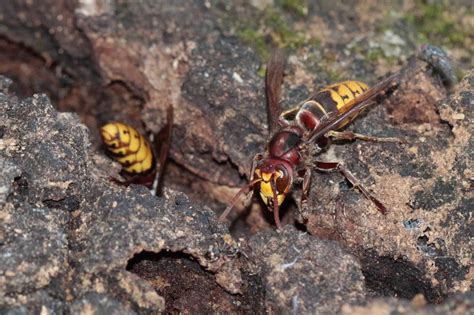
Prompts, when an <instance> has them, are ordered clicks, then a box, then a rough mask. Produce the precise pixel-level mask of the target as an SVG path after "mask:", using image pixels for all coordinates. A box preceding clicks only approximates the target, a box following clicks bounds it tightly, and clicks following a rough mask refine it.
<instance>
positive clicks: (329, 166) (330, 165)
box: [315, 161, 387, 214]
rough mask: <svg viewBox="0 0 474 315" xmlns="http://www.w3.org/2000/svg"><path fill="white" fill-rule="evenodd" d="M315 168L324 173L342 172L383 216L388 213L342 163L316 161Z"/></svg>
mask: <svg viewBox="0 0 474 315" xmlns="http://www.w3.org/2000/svg"><path fill="white" fill-rule="evenodd" d="M315 166H316V169H317V170H319V171H323V172H334V171H338V172H340V173H341V174H342V176H344V177H345V178H346V179H347V180H348V181H349V182H350V183H351V184H352V186H354V188H357V189H358V190H359V191H360V192H361V193H362V194H363V195H364V196H365V198H367V199H369V200H371V201H372V202H373V203H374V204H375V206H376V207H377V208H378V210H379V211H380V212H381V213H382V214H386V213H387V208H386V207H385V206H384V205H383V204H382V203H381V202H380V201H379V200H378V199H377V198H375V196H374V195H372V194H371V193H370V192H369V191H368V190H367V189H366V188H365V187H364V186H362V184H361V183H360V182H359V180H358V179H357V178H356V177H355V176H354V175H352V173H351V172H349V170H348V169H347V168H345V167H344V165H342V164H341V163H339V162H322V161H316V165H315Z"/></svg>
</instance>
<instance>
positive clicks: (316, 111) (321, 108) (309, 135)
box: [219, 52, 420, 228]
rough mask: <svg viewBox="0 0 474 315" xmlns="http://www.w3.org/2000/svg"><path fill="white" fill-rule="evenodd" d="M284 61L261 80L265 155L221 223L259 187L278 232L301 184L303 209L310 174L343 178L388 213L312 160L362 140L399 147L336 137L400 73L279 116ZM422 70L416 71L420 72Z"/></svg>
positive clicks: (334, 166)
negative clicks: (335, 145)
mask: <svg viewBox="0 0 474 315" xmlns="http://www.w3.org/2000/svg"><path fill="white" fill-rule="evenodd" d="M284 63H285V62H284V58H283V56H282V54H281V53H280V52H276V53H274V54H273V56H272V57H271V59H270V61H269V63H268V66H267V72H266V77H265V85H266V87H265V88H266V98H267V109H268V118H269V127H270V135H271V140H270V142H269V144H268V148H267V150H266V152H265V154H261V153H259V154H257V155H256V156H255V157H254V159H253V163H252V169H251V173H250V174H251V177H250V182H249V184H248V185H246V186H244V187H243V188H242V189H240V191H239V192H238V193H237V194H236V195H235V196H234V198H233V199H232V201H231V203H230V205H229V206H228V207H227V208H226V209H225V210H224V212H223V213H222V215H221V216H220V218H219V220H220V221H222V220H224V219H225V217H226V216H227V215H228V214H229V213H230V211H231V210H232V208H233V206H234V205H235V203H236V201H237V199H238V198H239V197H240V196H241V195H242V194H248V193H249V192H251V191H252V190H253V189H254V188H256V187H258V190H259V194H260V196H261V198H262V200H263V202H264V203H265V204H266V205H267V207H268V209H269V210H270V211H273V216H274V220H275V223H276V225H277V227H278V228H281V223H280V218H279V206H280V205H281V204H282V202H283V201H284V200H285V197H286V195H287V194H288V193H289V192H290V191H291V189H292V186H293V183H294V182H295V181H297V180H299V181H302V183H303V187H302V188H303V190H302V194H301V200H300V207H303V206H304V204H305V203H306V200H307V196H308V190H309V187H310V179H311V170H312V169H314V170H316V171H322V172H331V171H337V172H340V173H341V174H342V176H344V177H345V178H346V179H347V180H348V181H349V182H350V183H351V184H352V185H353V186H354V187H355V188H357V189H358V190H359V191H360V192H361V193H362V194H363V195H364V196H365V197H366V198H367V199H369V200H371V201H372V202H373V203H374V204H375V206H376V207H377V208H378V210H379V211H380V212H382V213H384V214H385V213H386V212H387V208H386V207H385V206H384V205H383V204H382V202H380V201H379V200H378V199H377V198H376V197H375V196H374V195H373V194H372V193H370V192H369V191H368V190H367V189H366V188H365V187H364V186H363V185H362V184H361V183H360V182H359V180H357V178H355V177H354V175H352V174H351V173H350V172H349V170H347V169H346V168H345V167H344V165H343V164H341V163H340V162H327V161H320V160H317V159H316V156H317V154H318V153H320V152H321V151H323V150H324V149H325V148H327V146H328V145H329V144H330V143H331V140H335V141H337V140H355V139H360V140H365V141H375V142H403V141H401V140H399V139H396V138H376V137H370V136H365V135H360V134H356V133H353V132H350V131H340V129H342V128H343V127H344V126H346V125H347V124H348V123H350V122H351V121H352V120H353V119H354V118H355V117H356V116H358V115H359V114H360V113H361V112H362V111H364V110H365V109H366V108H367V107H369V106H370V105H372V104H374V103H376V98H377V96H378V95H380V94H382V93H384V92H385V91H387V90H389V89H390V88H391V86H392V85H395V83H397V82H398V81H399V78H400V77H401V74H402V73H403V71H400V72H399V73H397V74H394V75H392V76H390V77H388V78H386V79H384V80H382V81H381V82H379V83H378V84H376V85H375V86H374V87H372V88H370V89H369V88H368V86H367V85H366V84H364V83H362V82H359V81H345V82H341V83H337V84H333V85H330V86H328V87H326V88H324V89H322V90H320V91H319V92H317V93H316V94H314V95H313V96H311V97H310V98H309V99H307V100H306V101H304V102H302V103H301V104H300V105H298V106H296V107H295V108H293V109H290V110H287V111H284V112H282V113H281V110H280V106H279V98H280V91H281V85H282V81H283V69H284ZM419 70H420V69H418V71H419Z"/></svg>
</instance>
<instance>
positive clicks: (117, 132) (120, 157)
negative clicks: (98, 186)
mask: <svg viewBox="0 0 474 315" xmlns="http://www.w3.org/2000/svg"><path fill="white" fill-rule="evenodd" d="M166 119H167V121H166V125H165V126H164V127H163V128H162V129H161V130H160V131H159V133H158V134H157V135H156V136H155V137H154V140H153V146H152V144H151V143H150V141H148V139H147V138H145V137H144V136H143V135H142V134H140V133H139V132H138V131H137V130H136V129H135V128H133V127H132V126H129V125H127V124H124V123H121V122H111V123H108V124H106V125H104V126H102V127H101V128H100V134H101V136H102V141H103V142H104V145H105V147H106V148H107V150H108V151H109V153H110V155H111V156H112V157H113V158H114V159H115V160H116V161H117V162H119V163H120V164H121V165H122V171H121V175H122V176H123V177H124V178H125V181H120V180H117V179H113V181H114V182H116V183H118V184H121V185H130V184H139V185H144V186H146V187H148V188H150V189H152V187H153V186H155V185H156V187H155V195H157V196H159V195H161V193H162V183H163V172H164V169H165V163H166V160H167V157H168V152H169V147H170V142H171V135H172V132H173V130H172V127H173V107H172V106H170V107H169V108H168V110H167V118H166ZM157 152H159V155H158V156H159V166H158V163H157V162H158V161H157V159H156V156H157V154H156V153H157Z"/></svg>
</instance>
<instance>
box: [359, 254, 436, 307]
mask: <svg viewBox="0 0 474 315" xmlns="http://www.w3.org/2000/svg"><path fill="white" fill-rule="evenodd" d="M360 261H361V263H362V273H363V274H364V277H365V283H366V286H367V288H368V289H369V290H370V291H371V292H372V293H373V294H374V295H376V296H393V297H397V298H404V299H412V298H413V297H414V296H415V295H417V294H420V293H421V294H423V295H424V296H425V298H426V300H427V301H428V302H430V303H436V304H437V303H441V302H442V301H443V299H444V298H445V297H444V296H443V294H442V293H441V291H440V289H439V288H436V287H433V286H432V285H431V284H430V282H429V280H428V279H426V277H425V275H424V274H423V272H422V271H421V270H419V269H418V268H417V267H415V266H414V265H413V264H412V263H410V262H408V261H406V260H403V259H401V258H398V259H393V258H392V257H387V256H377V255H376V253H374V252H372V251H369V252H367V253H366V254H365V255H364V256H363V257H360Z"/></svg>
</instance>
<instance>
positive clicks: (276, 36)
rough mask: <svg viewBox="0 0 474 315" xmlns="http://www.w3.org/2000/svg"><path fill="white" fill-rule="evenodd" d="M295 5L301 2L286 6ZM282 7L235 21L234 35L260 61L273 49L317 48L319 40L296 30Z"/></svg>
mask: <svg viewBox="0 0 474 315" xmlns="http://www.w3.org/2000/svg"><path fill="white" fill-rule="evenodd" d="M289 3H291V5H296V4H297V3H303V2H302V1H294V2H292V1H289V2H288V3H287V5H290V4H289ZM284 4H285V1H284V3H283V4H282V7H279V6H276V7H268V8H266V9H265V10H262V11H261V12H257V13H256V14H255V16H252V17H248V20H240V21H238V22H237V21H236V23H239V25H235V26H234V27H235V29H236V30H237V31H236V35H237V36H238V37H239V38H240V39H241V40H243V41H244V42H246V43H247V44H249V45H251V46H252V47H253V48H254V49H255V50H256V52H257V53H258V54H259V56H260V57H261V58H262V60H266V59H267V58H268V57H269V54H270V51H271V50H272V48H273V47H279V48H284V49H289V50H294V49H298V48H301V47H303V46H308V45H312V46H317V45H319V40H318V39H316V38H312V37H311V36H309V35H308V33H307V32H304V31H300V30H296V29H295V28H294V27H293V25H294V22H295V21H294V20H293V19H291V18H289V17H288V16H286V15H285V14H284V12H283V11H282V10H283V9H282V8H283V5H284ZM301 5H302V4H301Z"/></svg>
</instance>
